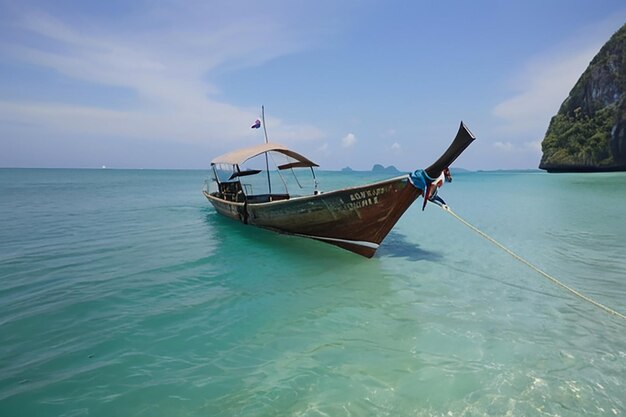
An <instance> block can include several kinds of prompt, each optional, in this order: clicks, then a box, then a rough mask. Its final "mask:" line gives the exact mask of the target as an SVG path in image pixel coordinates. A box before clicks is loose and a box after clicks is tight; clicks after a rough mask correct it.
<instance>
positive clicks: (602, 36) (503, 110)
mask: <svg viewBox="0 0 626 417" xmlns="http://www.w3.org/2000/svg"><path fill="white" fill-rule="evenodd" d="M613 20H615V22H614V21H613ZM616 22H617V19H616V18H615V19H609V20H607V21H603V22H601V23H600V24H598V25H596V26H593V27H589V28H586V29H584V30H583V32H584V33H577V36H576V38H575V39H573V40H570V41H566V42H564V43H563V44H561V45H557V46H555V47H553V48H551V50H546V51H544V52H543V53H542V54H541V55H538V56H535V57H533V58H531V60H530V61H529V62H528V63H527V64H526V65H525V67H524V68H522V70H521V72H520V73H518V74H517V76H516V77H515V79H514V80H512V84H514V85H515V86H516V87H517V91H516V92H515V93H514V94H513V95H512V96H511V97H509V98H507V99H506V100H504V101H502V102H500V103H499V104H498V105H496V106H495V108H494V109H493V114H494V115H495V116H497V117H499V118H500V119H502V121H503V122H504V124H503V125H502V126H501V127H500V129H499V132H500V133H503V134H524V135H536V136H540V135H542V134H543V133H544V132H545V129H546V128H547V126H548V122H549V120H550V118H551V117H552V116H553V115H554V114H556V112H557V111H558V109H559V107H560V105H561V103H562V102H563V100H565V98H566V97H567V96H568V94H569V92H570V90H571V89H572V88H573V87H574V84H575V83H576V81H577V80H578V78H579V77H580V75H581V74H582V73H583V71H584V70H585V68H586V67H587V66H588V65H589V62H590V61H591V60H592V59H593V57H594V56H595V54H597V53H598V51H599V50H600V47H601V46H602V45H603V44H604V43H605V42H606V41H607V40H608V38H609V37H610V35H611V34H612V33H613V30H614V29H613V28H619V25H616ZM620 25H621V24H620ZM555 51H556V52H555Z"/></svg>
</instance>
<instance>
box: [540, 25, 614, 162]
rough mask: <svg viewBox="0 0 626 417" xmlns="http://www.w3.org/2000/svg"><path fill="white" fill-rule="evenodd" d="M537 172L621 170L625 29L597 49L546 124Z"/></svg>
mask: <svg viewBox="0 0 626 417" xmlns="http://www.w3.org/2000/svg"><path fill="white" fill-rule="evenodd" d="M542 150H543V157H542V158H541V163H540V165H539V168H542V169H547V170H548V171H594V170H624V169H626V25H624V26H622V27H621V28H620V30H618V31H617V32H616V33H615V34H614V35H613V36H612V37H611V39H610V40H609V41H608V42H607V43H606V44H605V45H604V46H603V47H602V49H600V52H598V54H597V55H596V56H595V57H594V59H593V60H592V61H591V63H590V64H589V67H587V69H586V70H585V72H584V73H583V74H582V75H581V77H580V79H579V80H578V82H577V83H576V85H575V86H574V88H573V89H572V91H571V92H570V94H569V96H568V97H567V98H566V99H565V101H564V102H563V104H562V105H561V108H560V109H559V112H558V113H557V114H556V115H555V116H554V117H553V118H552V120H551V121H550V126H549V127H548V130H547V132H546V136H545V138H544V140H543V142H542Z"/></svg>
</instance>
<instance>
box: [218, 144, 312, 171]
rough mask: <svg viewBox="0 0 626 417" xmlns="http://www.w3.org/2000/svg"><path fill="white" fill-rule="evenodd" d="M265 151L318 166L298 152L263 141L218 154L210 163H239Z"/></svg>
mask: <svg viewBox="0 0 626 417" xmlns="http://www.w3.org/2000/svg"><path fill="white" fill-rule="evenodd" d="M265 152H278V153H282V154H284V155H287V156H289V157H291V158H293V159H295V160H296V161H298V162H300V163H301V164H302V165H300V164H298V166H303V167H316V166H319V165H317V164H316V163H315V162H313V161H311V160H309V159H308V158H306V157H304V156H302V155H300V154H299V153H297V152H294V151H292V150H290V149H288V148H286V147H284V146H283V145H279V144H277V143H263V144H261V145H256V146H251V147H249V148H243V149H238V150H236V151H233V152H229V153H227V154H224V155H222V156H218V157H217V158H215V159H213V160H212V161H211V165H216V164H229V165H241V164H243V163H244V162H246V161H247V160H248V159H250V158H253V157H255V156H257V155H261V154H263V153H265Z"/></svg>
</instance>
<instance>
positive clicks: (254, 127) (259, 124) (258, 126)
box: [250, 119, 261, 129]
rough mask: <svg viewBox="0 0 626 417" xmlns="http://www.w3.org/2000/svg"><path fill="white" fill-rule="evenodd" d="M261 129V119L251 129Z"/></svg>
mask: <svg viewBox="0 0 626 417" xmlns="http://www.w3.org/2000/svg"><path fill="white" fill-rule="evenodd" d="M260 127H261V121H260V120H259V119H256V122H254V124H253V125H252V126H250V129H258V128H260Z"/></svg>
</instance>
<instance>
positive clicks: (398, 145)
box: [391, 142, 400, 152]
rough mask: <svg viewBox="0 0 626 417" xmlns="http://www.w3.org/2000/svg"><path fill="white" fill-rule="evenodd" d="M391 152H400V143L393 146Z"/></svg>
mask: <svg viewBox="0 0 626 417" xmlns="http://www.w3.org/2000/svg"><path fill="white" fill-rule="evenodd" d="M391 150H392V151H394V152H397V151H399V150H400V144H399V143H398V142H394V144H393V145H391Z"/></svg>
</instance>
